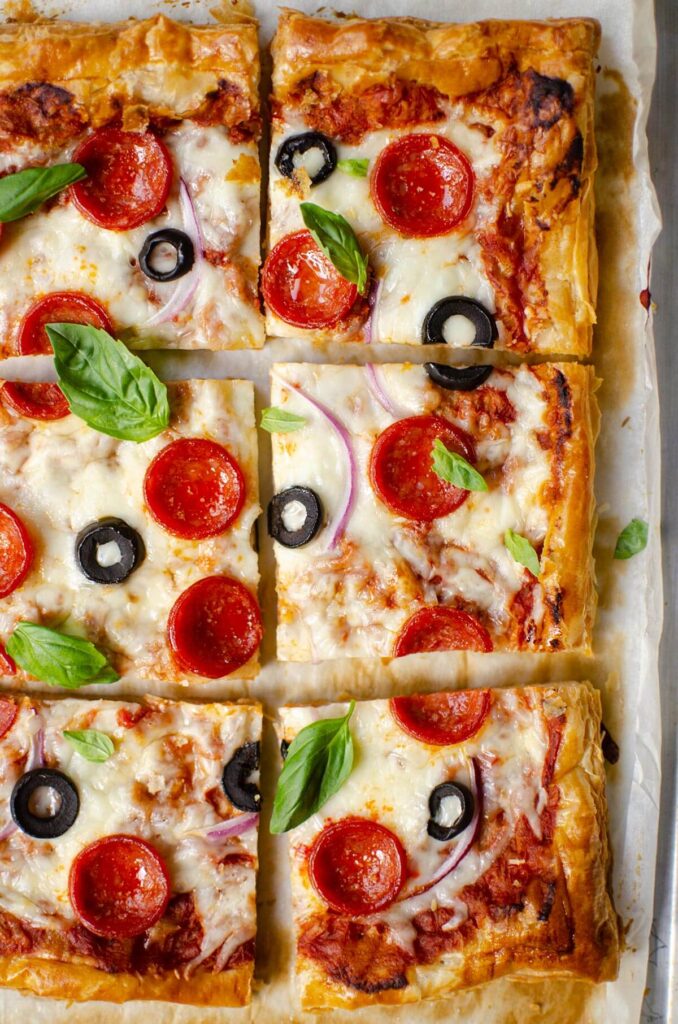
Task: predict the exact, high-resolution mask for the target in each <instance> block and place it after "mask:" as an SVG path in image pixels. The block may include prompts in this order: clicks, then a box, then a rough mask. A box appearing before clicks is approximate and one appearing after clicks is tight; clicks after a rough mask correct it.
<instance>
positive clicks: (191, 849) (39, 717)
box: [0, 697, 261, 1006]
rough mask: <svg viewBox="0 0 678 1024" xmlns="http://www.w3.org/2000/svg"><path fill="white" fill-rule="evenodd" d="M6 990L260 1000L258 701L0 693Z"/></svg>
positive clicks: (0, 873) (0, 971)
mask: <svg viewBox="0 0 678 1024" xmlns="http://www.w3.org/2000/svg"><path fill="white" fill-rule="evenodd" d="M0 733H1V735H0V805H1V807H2V812H1V813H2V824H1V825H0V922H1V923H2V927H0V984H4V985H9V986H11V987H13V988H20V989H23V990H26V991H29V992H33V993H36V994H39V995H46V996H49V995H51V996H58V997H60V998H61V999H69V1000H73V999H75V1000H87V999H105V1000H109V1001H111V1002H123V1001H125V1000H127V999H167V1000H171V1001H172V1002H177V1003H195V1004H198V1005H205V1006H242V1005H244V1004H246V1003H247V1002H249V995H250V983H251V978H252V967H253V951H254V936H255V931H256V919H255V877H256V869H257V825H258V818H259V814H258V811H259V793H258V789H257V786H256V780H255V779H251V778H250V776H251V775H252V774H253V773H254V772H258V757H259V737H260V734H261V709H260V707H259V706H258V705H253V704H251V705H242V706H238V705H234V704H231V705H229V704H205V705H200V706H194V705H190V704H173V703H169V702H165V701H160V700H152V699H149V700H147V701H146V703H144V704H128V703H113V702H111V701H81V700H72V699H67V700H61V701H55V702H40V701H34V700H30V699H29V698H28V697H22V698H18V699H16V700H12V699H8V698H6V697H3V698H2V701H1V702H0Z"/></svg>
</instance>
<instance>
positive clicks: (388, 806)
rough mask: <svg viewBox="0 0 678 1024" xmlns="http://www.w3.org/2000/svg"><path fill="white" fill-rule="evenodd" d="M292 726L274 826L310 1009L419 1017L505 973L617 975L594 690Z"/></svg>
mask: <svg viewBox="0 0 678 1024" xmlns="http://www.w3.org/2000/svg"><path fill="white" fill-rule="evenodd" d="M281 717H282V730H281V731H282V736H283V740H284V744H283V750H284V751H285V756H286V761H285V766H284V768H283V773H282V776H281V779H280V781H279V783H278V792H277V794H276V801H275V804H276V807H275V810H274V816H273V827H274V828H276V829H277V830H278V831H286V830H288V829H291V831H290V832H289V840H290V859H291V870H292V904H293V914H294V924H295V931H296V949H297V954H296V957H297V958H296V977H297V984H298V989H299V994H300V997H301V1003H302V1006H303V1007H304V1008H305V1009H310V1010H318V1009H325V1008H330V1007H346V1008H353V1007H359V1006H366V1005H368V1004H370V1003H387V1004H396V1005H398V1004H403V1003H411V1002H414V1001H416V1000H418V999H425V998H431V997H436V996H441V995H444V994H446V993H449V992H452V991H454V990H457V989H461V988H467V987H471V986H474V985H479V984H482V983H483V982H486V981H489V980H490V979H492V978H496V977H500V976H502V975H508V974H510V975H515V976H517V977H519V978H522V979H530V978H541V977H569V978H578V979H582V980H588V981H592V982H601V981H608V980H611V979H612V978H614V977H615V976H616V972H617V967H618V959H619V939H618V924H617V917H616V915H615V912H614V909H613V906H612V901H611V898H610V894H609V890H608V876H609V871H610V855H609V848H608V838H607V831H606V823H607V809H606V803H605V774H604V767H603V757H602V753H601V746H600V698H599V695H598V693H597V692H596V691H594V690H593V689H592V687H591V686H590V685H589V684H587V683H566V684H560V685H557V686H544V687H535V686H531V687H526V688H524V689H522V688H520V689H499V690H466V691H463V690H462V691H457V692H454V693H437V694H427V695H415V696H404V697H396V698H394V699H392V700H390V701H387V700H374V701H366V702H361V703H358V704H354V703H353V702H352V703H351V705H350V706H347V705H346V704H339V705H330V706H325V707H322V708H317V707H316V708H309V707H305V708H304V707H298V708H286V709H283V710H282V711H281ZM330 742H331V743H332V748H331V750H330V748H329V744H330ZM341 769H343V771H342V774H341V776H340V777H338V775H337V773H338V772H339V771H340V770H341ZM302 786H303V788H302ZM295 797H296V802H295Z"/></svg>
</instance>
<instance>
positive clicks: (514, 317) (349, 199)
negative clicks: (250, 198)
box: [262, 11, 599, 356]
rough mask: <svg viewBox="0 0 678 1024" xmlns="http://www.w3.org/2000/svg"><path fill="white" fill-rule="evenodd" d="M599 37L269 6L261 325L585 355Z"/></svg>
mask: <svg viewBox="0 0 678 1024" xmlns="http://www.w3.org/2000/svg"><path fill="white" fill-rule="evenodd" d="M598 36H599V29H598V25H597V23H596V22H594V21H592V20H586V19H570V20H560V21H559V20H554V21H549V22H533V21H518V22H510V21H487V22H481V23H479V24H468V25H449V24H435V23H432V22H426V21H419V20H416V19H414V18H394V19H389V18H379V19H375V20H365V19H361V18H345V17H342V18H341V19H337V20H323V19H320V18H314V17H310V16H308V15H306V14H302V13H300V12H297V11H286V12H283V14H282V16H281V19H280V23H279V27H278V32H277V35H276V37H275V40H274V43H273V58H274V70H273V106H272V138H271V146H272V148H271V167H270V206H271V213H270V226H269V255H268V258H267V260H266V263H265V266H264V270H263V276H262V289H263V295H264V299H265V301H266V305H267V328H268V333H269V334H275V335H283V336H287V335H297V334H299V332H300V330H302V331H304V333H308V334H309V335H312V336H313V337H315V338H317V339H320V340H328V339H334V338H339V339H343V340H353V341H368V340H371V341H372V342H377V341H378V342H385V343H390V342H397V343H401V344H415V345H416V344H422V343H423V344H442V343H448V344H450V345H453V346H457V347H466V346H468V345H481V346H492V345H495V344H496V346H497V347H498V348H503V349H508V350H510V351H513V352H518V353H527V352H539V353H551V354H566V353H567V354H572V355H579V356H586V355H587V354H588V353H589V352H590V347H591V332H592V324H593V323H594V320H595V312H594V302H595V291H596V282H597V265H596V253H595V243H594V236H593V172H594V168H595V162H596V157H595V141H594V136H593V90H594V71H593V57H594V55H595V52H596V47H597V44H598ZM304 204H306V205H304ZM337 217H339V218H341V219H339V220H337ZM310 232H312V233H310ZM318 244H320V246H321V247H322V250H323V251H322V252H321V251H320V249H319V247H318ZM365 262H366V264H367V265H366V266H365Z"/></svg>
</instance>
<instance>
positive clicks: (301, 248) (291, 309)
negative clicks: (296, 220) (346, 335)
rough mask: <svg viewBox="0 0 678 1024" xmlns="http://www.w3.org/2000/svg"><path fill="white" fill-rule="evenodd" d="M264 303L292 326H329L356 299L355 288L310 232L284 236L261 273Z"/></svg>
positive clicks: (344, 314)
mask: <svg viewBox="0 0 678 1024" xmlns="http://www.w3.org/2000/svg"><path fill="white" fill-rule="evenodd" d="M261 291H262V294H263V296H264V302H265V303H266V305H267V306H268V307H269V309H271V310H272V312H273V313H275V315H276V316H278V317H280V319H281V320H284V321H285V323H286V324H291V325H292V326H293V327H302V328H320V327H333V326H334V325H335V324H337V323H339V321H340V320H342V319H343V318H344V317H345V316H346V315H347V313H348V312H349V311H350V309H351V306H352V305H353V303H354V302H355V300H356V297H357V295H358V289H357V288H356V286H355V285H354V284H351V282H350V281H347V280H346V278H345V277H342V276H341V274H340V273H339V271H338V270H336V268H335V267H334V265H333V264H332V263H331V261H330V260H328V258H327V256H325V254H324V252H323V251H322V249H320V247H319V246H318V245H316V243H315V242H314V240H313V236H312V235H311V232H310V231H295V232H294V234H291V235H285V237H284V238H282V239H281V240H280V241H279V242H278V244H277V245H276V246H275V247H274V248H273V249H272V250H271V252H270V253H269V254H268V257H267V258H266V262H265V263H264V269H263V270H262V272H261Z"/></svg>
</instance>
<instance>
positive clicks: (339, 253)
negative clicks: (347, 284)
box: [300, 203, 367, 295]
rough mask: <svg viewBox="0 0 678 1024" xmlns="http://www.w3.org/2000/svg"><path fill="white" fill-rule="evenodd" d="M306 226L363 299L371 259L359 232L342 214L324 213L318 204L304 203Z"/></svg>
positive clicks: (302, 204)
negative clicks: (359, 240)
mask: <svg viewBox="0 0 678 1024" xmlns="http://www.w3.org/2000/svg"><path fill="white" fill-rule="evenodd" d="M300 209H301V216H302V217H303V218H304V224H305V225H306V227H307V228H308V230H309V231H310V232H311V234H312V235H313V237H314V238H315V240H316V242H317V243H318V245H319V246H320V248H321V249H322V251H323V252H324V253H325V255H326V256H327V258H328V259H329V260H331V261H332V263H333V264H334V266H335V267H336V268H337V270H338V271H339V273H340V274H341V276H342V277H345V278H346V280H347V281H351V282H352V283H353V284H354V285H356V287H357V289H358V291H359V292H360V294H361V295H364V294H365V291H366V290H367V257H366V256H364V255H363V253H362V250H361V248H360V243H359V242H358V239H357V238H356V236H355V232H354V230H353V228H352V227H351V225H350V224H349V222H348V221H347V220H346V218H345V217H342V216H341V214H340V213H332V211H331V210H324V209H323V208H322V206H316V205H315V203H301V204H300Z"/></svg>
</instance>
